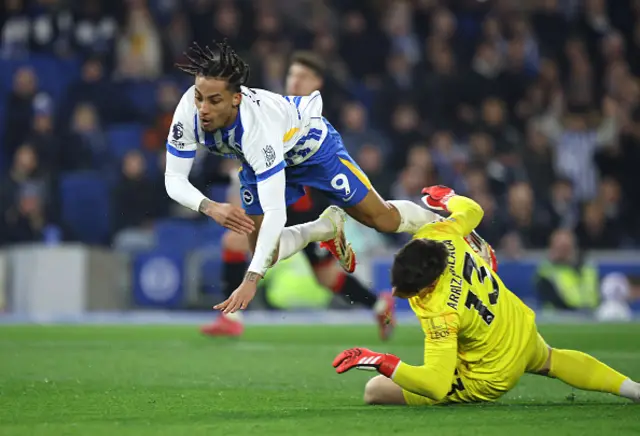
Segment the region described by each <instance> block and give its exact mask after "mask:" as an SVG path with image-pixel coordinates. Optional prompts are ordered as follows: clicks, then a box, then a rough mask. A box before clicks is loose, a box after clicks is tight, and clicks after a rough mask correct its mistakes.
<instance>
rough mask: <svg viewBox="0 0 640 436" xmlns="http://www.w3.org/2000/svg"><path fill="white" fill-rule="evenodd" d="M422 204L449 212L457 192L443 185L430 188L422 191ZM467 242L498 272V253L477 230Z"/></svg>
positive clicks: (466, 238) (467, 238) (469, 236)
mask: <svg viewBox="0 0 640 436" xmlns="http://www.w3.org/2000/svg"><path fill="white" fill-rule="evenodd" d="M422 194H423V195H424V197H422V202H423V203H424V204H425V205H426V206H427V207H428V208H430V209H435V210H444V211H447V212H448V211H449V209H447V203H448V202H449V200H450V199H451V197H453V196H455V195H457V194H456V192H455V191H454V190H453V189H451V188H449V187H447V186H443V185H436V186H429V187H428V188H424V189H423V190H422ZM464 239H465V241H467V244H469V246H470V247H471V248H472V249H473V251H475V252H476V254H479V255H480V256H481V257H482V258H483V259H484V261H485V262H487V263H488V264H489V266H490V267H491V269H492V270H493V271H494V272H497V271H498V259H497V258H496V253H495V251H494V250H493V247H491V245H489V244H488V243H487V241H485V240H484V239H482V238H481V237H480V235H478V234H477V233H476V232H475V230H474V231H473V232H471V234H470V235H468V236H465V238H464Z"/></svg>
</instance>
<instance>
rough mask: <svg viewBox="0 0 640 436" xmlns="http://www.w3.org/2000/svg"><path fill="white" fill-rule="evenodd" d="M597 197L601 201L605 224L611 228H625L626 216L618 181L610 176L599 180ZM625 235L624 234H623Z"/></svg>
mask: <svg viewBox="0 0 640 436" xmlns="http://www.w3.org/2000/svg"><path fill="white" fill-rule="evenodd" d="M598 198H599V199H600V201H601V202H602V208H603V209H604V216H605V221H606V225H608V226H609V227H611V228H616V229H620V228H626V227H625V225H624V224H627V223H625V222H624V220H625V219H626V218H627V214H626V212H627V211H626V208H625V204H624V202H623V201H622V190H621V188H620V183H618V181H617V180H616V179H614V178H612V177H606V178H603V179H602V181H601V182H600V187H599V192H598ZM625 236H626V235H625Z"/></svg>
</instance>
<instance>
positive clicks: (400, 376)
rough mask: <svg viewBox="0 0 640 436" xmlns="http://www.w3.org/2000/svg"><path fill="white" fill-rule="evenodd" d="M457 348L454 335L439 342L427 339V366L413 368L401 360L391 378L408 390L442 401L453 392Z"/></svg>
mask: <svg viewBox="0 0 640 436" xmlns="http://www.w3.org/2000/svg"><path fill="white" fill-rule="evenodd" d="M443 332H444V330H443ZM425 333H426V331H425ZM433 333H435V332H433ZM443 334H444V333H443ZM457 347H458V339H457V335H456V334H455V333H453V332H449V333H448V335H447V336H446V337H442V338H438V339H431V338H429V337H428V336H427V337H426V338H425V348H424V359H425V360H424V365H421V366H413V365H409V364H407V363H404V362H402V361H400V363H399V364H398V366H397V367H396V369H395V371H394V372H393V374H392V376H391V379H392V380H393V381H394V382H395V383H396V384H397V385H398V386H400V387H401V388H402V389H404V390H406V391H409V392H412V393H414V394H417V395H422V396H423V397H428V398H431V399H433V400H436V401H440V400H442V399H443V398H444V397H445V396H446V395H447V393H448V392H449V390H450V389H451V383H452V381H453V376H454V372H455V368H456V361H457V357H458V349H457Z"/></svg>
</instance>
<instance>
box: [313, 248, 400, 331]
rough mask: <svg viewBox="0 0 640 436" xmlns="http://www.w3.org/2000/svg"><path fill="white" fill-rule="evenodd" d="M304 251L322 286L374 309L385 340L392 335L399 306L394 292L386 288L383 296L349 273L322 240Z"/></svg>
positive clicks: (346, 298)
mask: <svg viewBox="0 0 640 436" xmlns="http://www.w3.org/2000/svg"><path fill="white" fill-rule="evenodd" d="M304 253H305V254H306V256H307V258H308V259H309V263H310V264H311V266H312V267H313V272H314V274H315V276H316V280H317V281H318V283H320V284H321V285H322V286H324V287H325V288H327V289H330V290H332V291H333V292H334V293H336V294H338V295H340V296H342V297H343V298H344V299H345V300H347V301H348V302H350V303H351V304H353V303H359V304H362V305H364V306H365V307H367V308H369V309H371V310H372V311H373V312H374V314H375V318H376V321H377V323H378V326H379V330H380V338H381V339H382V340H383V341H384V340H387V339H389V338H390V337H391V334H392V333H393V329H394V327H395V324H396V323H395V310H394V302H393V298H392V297H391V294H390V293H388V292H386V293H384V294H382V295H380V297H378V296H377V295H376V294H374V293H373V291H371V290H370V289H369V288H367V287H366V286H365V285H363V284H362V282H360V280H358V279H357V278H356V277H355V276H353V275H350V274H346V273H345V272H344V271H343V269H342V268H340V266H339V265H338V263H337V262H336V261H335V260H334V259H333V256H332V254H331V253H330V252H329V251H327V250H324V249H322V248H320V246H319V245H318V244H309V245H307V247H306V248H305V249H304Z"/></svg>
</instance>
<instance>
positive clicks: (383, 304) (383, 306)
mask: <svg viewBox="0 0 640 436" xmlns="http://www.w3.org/2000/svg"><path fill="white" fill-rule="evenodd" d="M388 306H389V305H388V304H387V300H385V299H384V298H378V301H376V304H374V305H373V312H374V313H377V314H380V313H384V312H386V311H387V308H388Z"/></svg>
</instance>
